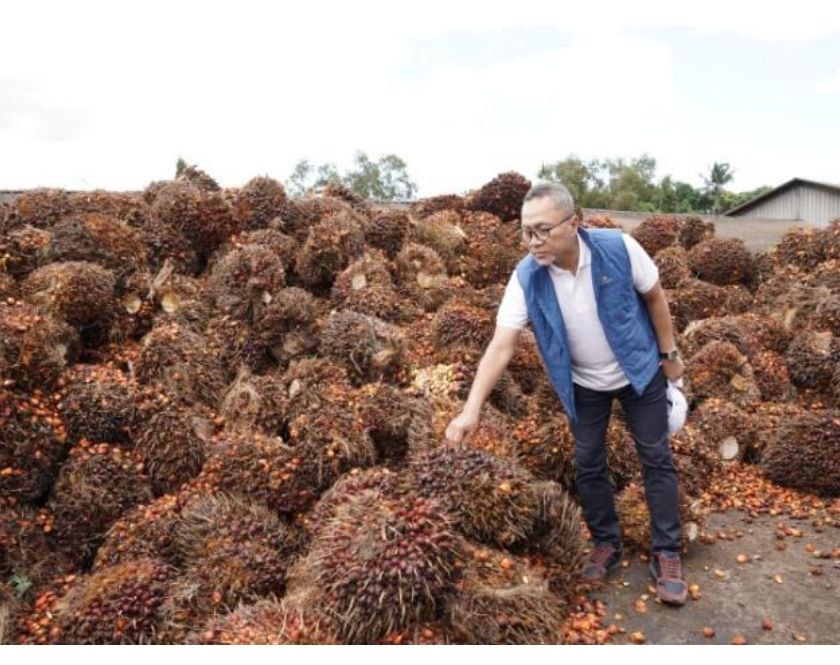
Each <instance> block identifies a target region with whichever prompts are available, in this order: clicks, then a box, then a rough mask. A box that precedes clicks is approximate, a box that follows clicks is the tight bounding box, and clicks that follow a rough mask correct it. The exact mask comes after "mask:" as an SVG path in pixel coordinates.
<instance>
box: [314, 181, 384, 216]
mask: <svg viewBox="0 0 840 665" xmlns="http://www.w3.org/2000/svg"><path fill="white" fill-rule="evenodd" d="M320 193H321V194H322V195H323V196H328V197H330V198H333V199H339V200H340V201H344V202H345V203H346V204H347V205H349V206H350V207H351V208H353V210H355V211H356V213H358V214H359V215H360V216H361V217H362V218H363V219H369V218H370V215H371V214H372V213H373V208H372V207H371V205H370V203H368V202H367V200H365V199H364V198H362V197H361V196H359V195H358V194H356V193H355V192H354V191H353V190H352V189H350V188H349V187H347V186H345V185H342V184H341V183H338V182H328V183H327V184H326V185H325V186H324V188H323V190H321V192H320Z"/></svg>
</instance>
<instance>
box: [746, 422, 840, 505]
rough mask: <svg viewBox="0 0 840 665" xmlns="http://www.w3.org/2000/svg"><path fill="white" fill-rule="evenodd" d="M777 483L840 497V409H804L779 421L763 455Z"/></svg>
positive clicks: (766, 470)
mask: <svg viewBox="0 0 840 665" xmlns="http://www.w3.org/2000/svg"><path fill="white" fill-rule="evenodd" d="M761 466H762V468H763V470H764V473H765V475H766V476H767V477H768V478H769V479H770V480H772V481H773V482H774V483H778V484H779V485H784V486H785V487H793V488H795V489H798V490H800V491H804V492H809V493H813V494H818V495H820V496H827V497H837V496H840V412H837V411H813V412H803V413H802V414H801V416H799V417H798V418H792V419H789V420H785V421H783V422H781V423H780V424H779V428H778V430H777V433H776V434H775V436H773V437H772V438H771V440H770V441H769V442H768V443H767V444H766V446H765V447H764V450H763V451H762V456H761Z"/></svg>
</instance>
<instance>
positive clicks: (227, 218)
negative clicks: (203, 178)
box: [151, 181, 240, 259]
mask: <svg viewBox="0 0 840 665" xmlns="http://www.w3.org/2000/svg"><path fill="white" fill-rule="evenodd" d="M151 217H152V220H153V221H158V222H161V223H162V224H165V225H167V226H169V227H170V228H172V229H174V230H175V231H177V232H179V233H182V234H183V235H184V236H186V238H187V239H188V240H189V241H190V242H192V243H193V246H194V247H195V250H196V252H197V253H198V256H199V258H200V259H206V258H207V257H208V256H210V254H211V253H212V252H213V250H214V249H216V248H217V247H218V246H219V245H220V244H222V243H223V242H224V241H225V240H227V238H228V237H229V236H230V235H232V234H233V233H236V232H237V231H239V230H240V228H239V220H237V219H235V218H234V215H233V211H232V209H231V206H230V204H229V203H228V202H227V201H225V200H224V198H223V197H222V195H221V193H219V192H206V191H202V190H201V189H198V188H197V187H195V186H194V185H192V184H190V183H187V182H177V181H175V182H170V183H167V184H166V185H164V186H163V187H161V188H160V189H159V191H158V192H157V194H156V196H155V198H154V202H153V203H152V204H151Z"/></svg>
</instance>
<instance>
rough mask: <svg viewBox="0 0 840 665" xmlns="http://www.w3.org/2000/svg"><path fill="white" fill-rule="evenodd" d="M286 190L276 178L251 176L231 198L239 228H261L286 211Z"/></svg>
mask: <svg viewBox="0 0 840 665" xmlns="http://www.w3.org/2000/svg"><path fill="white" fill-rule="evenodd" d="M287 200H288V199H287V197H286V190H285V189H283V185H281V184H280V183H279V182H277V181H276V180H273V179H272V178H269V177H266V176H258V177H256V178H252V179H251V180H249V181H248V182H247V183H245V186H244V187H242V188H240V189H239V190H238V191H237V192H236V195H235V196H234V199H233V214H234V217H235V218H236V220H237V223H238V224H237V225H238V226H239V227H240V228H243V229H247V230H249V231H250V230H254V229H262V228H266V227H267V226H268V223H269V222H270V221H271V220H272V219H274V218H275V217H278V216H282V215H283V214H284V213H285V211H286V204H287Z"/></svg>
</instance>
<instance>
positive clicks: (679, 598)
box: [650, 551, 688, 605]
mask: <svg viewBox="0 0 840 665" xmlns="http://www.w3.org/2000/svg"><path fill="white" fill-rule="evenodd" d="M650 573H651V575H653V578H654V579H655V580H656V596H657V598H659V600H661V601H662V602H663V603H668V604H670V605H682V604H684V603H685V599H686V598H687V597H688V585H687V584H686V583H685V581H684V580H683V578H682V562H681V560H680V555H679V554H677V553H676V552H666V551H660V552H654V553H653V559H651V562H650Z"/></svg>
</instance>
